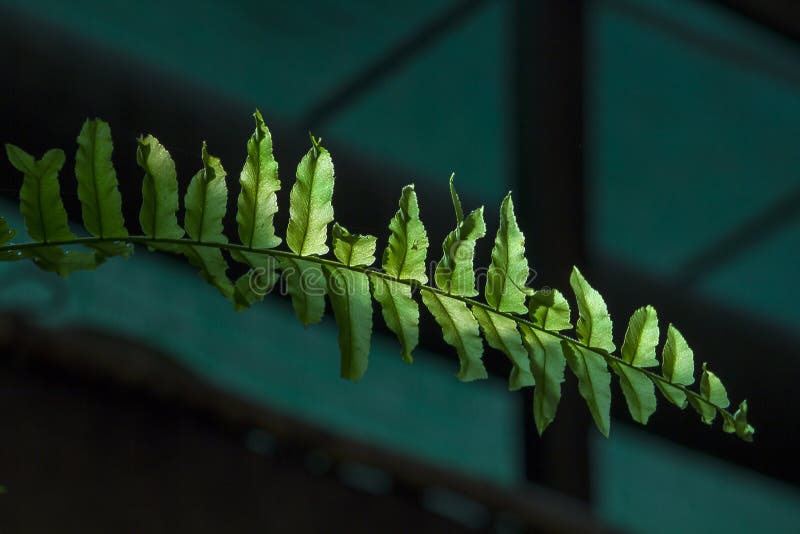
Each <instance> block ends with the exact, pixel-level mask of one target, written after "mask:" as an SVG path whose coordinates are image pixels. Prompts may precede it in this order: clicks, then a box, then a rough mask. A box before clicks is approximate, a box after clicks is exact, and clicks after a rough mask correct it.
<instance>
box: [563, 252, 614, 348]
mask: <svg viewBox="0 0 800 534" xmlns="http://www.w3.org/2000/svg"><path fill="white" fill-rule="evenodd" d="M569 283H570V285H571V286H572V291H573V292H574V293H575V298H576V300H577V302H578V314H579V315H578V324H577V327H576V328H575V332H576V333H577V334H578V339H579V340H580V341H581V342H582V343H584V344H586V345H588V346H589V347H593V348H598V349H603V350H604V351H606V352H608V353H609V354H610V353H612V352H614V349H615V348H616V347H615V346H614V340H613V338H612V332H611V330H612V325H611V316H610V315H609V314H608V308H607V307H606V303H605V301H603V297H602V296H600V293H598V292H597V290H596V289H594V288H593V287H592V286H590V285H589V283H588V282H587V281H586V279H585V278H584V277H583V275H582V274H581V272H580V271H579V270H578V268H577V267H573V269H572V275H571V276H570V277H569Z"/></svg>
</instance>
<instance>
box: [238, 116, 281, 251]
mask: <svg viewBox="0 0 800 534" xmlns="http://www.w3.org/2000/svg"><path fill="white" fill-rule="evenodd" d="M253 117H254V118H255V121H256V129H255V132H253V135H252V136H251V137H250V139H249V140H248V141H247V159H246V160H245V163H244V167H243V168H242V172H241V174H240V175H239V183H240V184H241V186H242V189H241V192H240V193H239V200H238V211H237V213H236V222H237V223H238V224H239V239H240V240H241V242H242V244H243V245H244V246H246V247H248V248H257V249H264V248H275V247H277V246H278V245H280V244H281V238H280V237H278V236H276V235H275V225H274V223H273V219H274V218H275V214H276V213H277V212H278V195H277V194H276V193H277V192H278V191H279V190H280V188H281V181H280V180H279V179H278V162H277V161H275V157H274V156H273V154H272V136H271V135H270V132H269V129H268V128H267V127H266V125H265V124H264V119H262V117H261V113H260V112H259V111H258V110H256V112H255V113H254V114H253Z"/></svg>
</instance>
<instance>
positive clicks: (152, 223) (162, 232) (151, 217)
mask: <svg viewBox="0 0 800 534" xmlns="http://www.w3.org/2000/svg"><path fill="white" fill-rule="evenodd" d="M138 142H139V147H138V149H137V151H136V163H137V164H138V165H139V167H141V169H142V170H143V171H144V180H143V182H142V208H141V210H139V224H141V226H142V231H143V232H144V233H145V235H146V236H148V237H152V238H156V239H180V238H182V237H183V235H184V231H183V228H181V227H180V225H179V224H178V216H177V212H178V178H177V176H178V175H177V173H176V172H175V163H174V162H173V161H172V157H171V156H170V155H169V152H167V149H166V148H164V147H163V145H161V143H159V142H158V139H156V138H155V137H153V136H152V135H148V136H147V137H144V138H139V139H138ZM151 248H161V249H163V250H172V251H175V250H177V247H175V246H174V245H160V246H157V247H156V246H152V245H151Z"/></svg>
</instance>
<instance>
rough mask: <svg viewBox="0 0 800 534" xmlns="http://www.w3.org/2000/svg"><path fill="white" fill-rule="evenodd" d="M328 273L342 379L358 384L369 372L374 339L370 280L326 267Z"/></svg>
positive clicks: (344, 270) (352, 272)
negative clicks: (370, 351)
mask: <svg viewBox="0 0 800 534" xmlns="http://www.w3.org/2000/svg"><path fill="white" fill-rule="evenodd" d="M374 249H375V247H374V242H373V251H374ZM373 259H374V258H373ZM325 274H326V277H327V279H328V296H329V297H330V300H331V307H332V308H333V315H334V317H335V318H336V324H337V325H338V327H339V350H340V352H341V354H342V363H341V376H342V378H345V379H347V380H352V381H353V382H358V381H359V380H360V379H361V377H362V376H364V372H365V371H366V370H367V362H368V356H369V344H370V338H371V336H372V298H371V297H370V292H369V280H368V279H367V275H366V274H364V273H359V272H355V271H350V270H347V269H340V268H336V267H329V266H326V267H325Z"/></svg>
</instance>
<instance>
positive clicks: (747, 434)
mask: <svg viewBox="0 0 800 534" xmlns="http://www.w3.org/2000/svg"><path fill="white" fill-rule="evenodd" d="M723 413H725V412H723ZM733 431H734V432H736V435H737V436H739V437H740V438H741V439H743V440H744V441H747V442H752V441H753V434H754V433H755V429H754V428H753V427H752V426H751V425H750V424H748V422H747V401H746V400H743V401H742V402H741V403H740V404H739V408H738V409H737V410H736V413H735V414H733Z"/></svg>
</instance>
